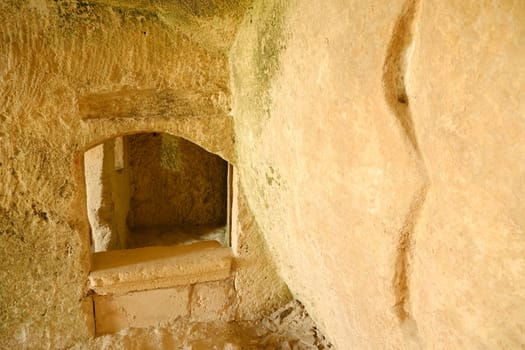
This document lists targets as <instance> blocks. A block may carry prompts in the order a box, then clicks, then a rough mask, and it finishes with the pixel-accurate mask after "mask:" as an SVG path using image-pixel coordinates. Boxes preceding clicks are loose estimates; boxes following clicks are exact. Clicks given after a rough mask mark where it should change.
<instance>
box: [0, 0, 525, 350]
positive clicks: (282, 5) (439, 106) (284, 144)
mask: <svg viewBox="0 0 525 350" xmlns="http://www.w3.org/2000/svg"><path fill="white" fill-rule="evenodd" d="M245 11H248V12H247V15H246V16H244V14H245ZM0 21H1V22H2V30H1V31H0V57H1V58H2V59H1V60H0V92H1V93H0V179H1V181H0V347H2V348H30V349H33V348H39V347H44V348H53V349H55V348H56V349H61V348H67V347H71V346H75V344H76V346H77V347H80V348H82V347H83V346H88V347H89V346H99V347H105V348H112V347H113V348H125V347H126V346H127V345H129V344H139V347H141V348H145V349H146V348H148V347H150V348H152V347H153V348H154V347H158V346H159V344H160V345H161V346H165V347H168V348H169V347H170V346H171V347H173V344H178V343H174V341H173V339H174V338H173V337H175V338H176V339H183V340H184V339H187V340H188V341H189V339H194V343H193V344H189V345H191V346H194V347H195V348H198V347H199V346H200V347H201V348H212V345H210V341H213V342H214V345H217V346H222V347H223V348H228V347H229V348H230V349H231V348H232V347H233V346H234V344H249V340H247V338H242V337H245V336H246V335H247V334H252V333H249V331H248V330H247V329H248V328H249V329H252V330H253V329H254V328H253V327H252V326H249V327H248V328H242V327H241V325H242V324H243V323H242V320H256V319H258V318H260V315H261V314H263V313H264V311H267V310H272V309H275V308H276V307H278V306H280V305H282V304H284V303H285V302H286V301H288V300H289V298H290V295H289V293H288V290H287V288H286V285H285V284H284V283H282V281H281V280H280V278H279V276H281V277H282V278H283V279H284V281H285V282H286V284H288V286H289V288H290V291H291V292H292V294H293V295H294V297H295V298H297V299H299V300H301V301H302V302H303V303H304V304H305V307H306V309H307V310H308V313H309V314H310V315H311V316H312V318H313V320H314V321H315V323H316V324H317V325H318V326H319V329H320V330H321V331H322V332H323V333H324V334H326V336H327V337H328V338H329V339H330V340H331V341H332V343H333V344H334V346H335V347H336V348H338V349H341V350H343V349H345V350H346V349H353V348H356V349H411V348H416V349H458V348H459V349H494V348H502V349H516V348H522V347H523V346H525V234H524V230H525V216H524V215H523V213H524V212H525V200H524V198H525V142H524V140H525V119H524V115H525V96H524V91H525V86H524V82H525V70H524V69H523V62H525V50H524V47H525V2H523V1H521V0H514V1H513V0H489V1H484V2H479V1H474V0H464V1H456V0H395V1H391V2H385V1H379V0H372V1H357V0H327V1H322V2H319V1H318V2H315V1H309V0H294V1H285V0H254V1H253V3H252V2H251V1H249V0H246V1H244V0H240V1H229V0H211V1H210V0H194V1H189V0H174V1H161V0H152V1H131V0H93V1H91V0H67V1H66V0H57V1H51V0H5V1H1V2H0ZM241 22H242V23H241ZM233 41H234V43H233V44H232V42H233ZM232 45H233V46H232ZM230 49H231V50H230ZM230 100H231V101H232V103H230ZM137 132H166V133H169V134H173V135H175V136H179V137H183V138H185V139H187V140H189V141H192V142H195V143H196V144H198V145H199V146H201V147H203V148H205V149H206V150H208V151H210V152H212V153H215V154H217V155H219V156H221V157H222V158H224V159H226V160H228V161H230V162H232V163H234V164H235V165H236V166H237V167H236V169H237V170H238V171H237V175H236V176H237V178H238V181H239V183H240V184H241V186H240V187H241V188H240V189H237V192H236V193H237V195H236V196H234V197H235V198H236V199H237V201H238V207H237V208H236V212H237V213H238V214H239V220H238V222H237V223H236V225H235V229H236V230H237V232H239V237H238V239H236V241H235V242H234V251H235V254H236V266H235V269H236V270H235V274H236V277H235V278H236V280H235V285H234V286H235V289H236V292H237V297H238V298H239V305H238V308H237V314H236V319H237V320H238V321H236V323H235V324H233V325H232V324H226V325H225V324H223V323H222V324H213V323H206V324H199V325H195V327H196V328H191V327H188V324H184V325H183V326H180V327H178V328H177V326H174V327H175V328H176V330H174V331H173V334H175V335H174V336H172V335H171V333H170V332H172V331H171V330H169V329H167V328H166V329H152V330H151V331H138V330H128V331H125V332H123V333H122V334H118V335H115V336H108V337H104V338H97V339H90V337H91V335H92V329H90V327H89V325H90V324H92V319H90V315H92V307H91V304H89V303H87V302H86V300H87V299H86V298H85V297H86V295H87V293H88V289H87V276H88V272H89V269H90V239H89V226H88V221H87V215H86V195H85V186H84V178H83V176H84V175H83V174H84V169H83V162H82V155H83V153H84V152H85V151H86V150H87V149H90V148H92V147H93V146H95V145H97V144H100V143H102V142H104V141H105V140H108V139H110V138H113V137H115V136H118V135H123V134H132V133H137ZM234 139H235V142H234ZM268 252H269V255H271V257H272V259H269V258H268ZM274 266H276V267H277V269H278V274H277V273H276V272H275V270H274ZM228 325H232V327H233V329H232V328H228ZM250 327H251V328H250ZM255 328H256V327H255ZM307 328H308V327H307ZM221 332H222V333H221ZM254 332H255V331H254ZM277 333H278V332H277ZM209 334H215V335H217V336H216V337H215V338H214V339H211V340H210V338H209ZM179 335H180V336H181V337H183V338H178V337H179ZM255 335H257V333H256V332H255ZM185 336H187V337H189V338H184V337H185ZM191 337H194V338H191ZM232 337H233V338H235V337H241V341H240V342H238V343H234V342H233V341H232V340H231V339H232ZM243 339H244V340H246V341H248V343H242V341H244V340H243ZM260 340H261V339H257V341H256V343H255V344H257V345H256V346H258V345H260V344H261V343H260ZM191 341H193V340H191ZM183 343H184V342H183ZM85 344H86V345H85ZM94 344H98V345H94ZM228 344H230V345H228ZM189 345H188V346H189ZM130 346H132V345H130ZM272 346H273V347H272ZM279 346H282V347H283V348H285V349H286V346H287V345H284V343H283V342H282V341H281V342H277V343H269V344H268V347H269V348H271V349H275V348H279ZM239 347H241V348H242V345H239ZM289 347H293V344H291V343H289V344H288V348H289ZM246 348H249V347H246Z"/></svg>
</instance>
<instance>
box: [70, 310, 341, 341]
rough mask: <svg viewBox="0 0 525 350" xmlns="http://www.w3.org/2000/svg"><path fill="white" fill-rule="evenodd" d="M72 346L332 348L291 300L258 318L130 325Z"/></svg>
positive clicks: (304, 312)
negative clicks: (133, 326)
mask: <svg viewBox="0 0 525 350" xmlns="http://www.w3.org/2000/svg"><path fill="white" fill-rule="evenodd" d="M71 349H78V350H81V349H82V350H84V349H105V350H106V349H108V350H109V349H141V350H149V349H151V350H153V349H181V350H211V349H213V350H215V349H216V350H251V349H253V350H255V349H263V350H274V349H281V350H314V349H319V350H324V349H333V346H332V345H331V344H330V343H329V342H328V341H327V340H326V339H325V337H324V336H323V335H322V334H321V333H320V332H319V330H318V329H317V327H316V326H315V324H314V322H313V320H312V319H311V318H310V317H309V316H308V314H307V313H306V311H305V310H304V307H303V306H302V305H301V304H300V303H299V302H297V301H292V302H290V303H288V304H287V305H285V306H284V307H282V308H281V309H279V310H277V311H275V312H274V313H272V314H271V315H269V316H267V317H265V318H263V319H261V320H258V321H251V322H248V321H244V322H208V323H189V322H187V321H185V320H180V321H179V322H176V323H173V324H169V325H166V326H165V327H162V328H144V329H138V328H131V329H125V330H122V331H120V332H118V333H115V334H109V335H103V336H99V337H97V338H94V339H92V340H90V341H89V342H87V343H83V344H77V345H75V346H74V347H72V348H71Z"/></svg>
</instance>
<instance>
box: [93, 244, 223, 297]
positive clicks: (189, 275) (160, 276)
mask: <svg viewBox="0 0 525 350" xmlns="http://www.w3.org/2000/svg"><path fill="white" fill-rule="evenodd" d="M232 259H233V256H232V251H231V248H225V247H222V246H221V245H220V243H218V242H216V241H205V242H197V243H193V244H188V245H176V246H165V247H144V248H136V249H126V250H113V251H107V252H99V253H95V254H93V265H92V266H93V268H92V271H91V273H90V274H89V287H90V288H91V289H92V290H93V291H94V292H95V293H96V294H98V295H108V294H110V295H114V294H126V293H129V292H133V291H143V290H152V289H159V288H170V287H175V286H181V285H191V284H195V283H202V282H207V281H216V280H222V279H226V278H229V277H230V276H231V273H232V271H231V270H232Z"/></svg>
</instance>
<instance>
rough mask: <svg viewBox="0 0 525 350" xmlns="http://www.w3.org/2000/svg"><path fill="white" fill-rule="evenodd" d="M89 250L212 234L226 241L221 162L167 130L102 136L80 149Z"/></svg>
mask: <svg viewBox="0 0 525 350" xmlns="http://www.w3.org/2000/svg"><path fill="white" fill-rule="evenodd" d="M84 168H85V171H84V175H85V184H86V203H87V215H88V219H89V223H90V228H91V239H92V250H93V251H94V252H100V251H107V250H116V249H129V248H138V247H145V246H158V245H174V244H188V243H192V242H195V241H205V240H216V241H219V242H220V243H221V244H222V245H224V246H227V245H229V233H228V232H229V229H228V227H227V226H228V225H227V222H228V220H227V218H228V217H229V215H228V213H229V209H228V193H229V190H228V163H227V162H226V161H225V160H223V159H222V158H220V157H219V156H216V155H214V154H212V153H209V152H207V151H206V150H204V149H203V148H201V147H199V146H197V145H195V144H193V143H191V142H189V141H187V140H185V139H183V138H180V137H176V136H172V135H169V134H166V133H140V134H133V135H126V136H120V137H115V138H113V139H109V140H107V141H105V142H104V143H102V144H99V145H97V146H95V147H93V148H91V149H89V150H87V151H86V152H85V153H84Z"/></svg>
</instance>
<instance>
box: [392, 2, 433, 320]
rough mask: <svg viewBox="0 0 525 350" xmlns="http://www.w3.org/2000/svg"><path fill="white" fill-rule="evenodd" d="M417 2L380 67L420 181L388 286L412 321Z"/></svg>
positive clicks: (419, 203)
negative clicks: (411, 77)
mask: <svg viewBox="0 0 525 350" xmlns="http://www.w3.org/2000/svg"><path fill="white" fill-rule="evenodd" d="M418 9H419V0H408V1H407V2H406V3H405V4H404V6H403V8H402V10H401V13H400V15H399V17H398V19H397V21H396V23H395V25H394V28H393V31H392V38H391V39H390V43H389V45H388V50H387V54H386V57H385V62H384V66H383V87H384V94H385V99H386V102H387V104H388V106H389V107H390V109H391V110H392V112H393V113H394V116H395V117H396V119H397V120H398V122H399V125H400V127H401V129H402V131H403V133H404V135H405V137H406V138H407V140H408V141H409V143H410V145H411V146H412V148H413V151H414V153H415V155H416V157H417V163H418V165H419V168H420V170H421V173H422V175H423V177H424V180H423V181H424V182H423V184H422V185H421V186H420V188H419V189H418V190H417V191H416V192H415V194H414V197H413V199H412V201H411V204H410V207H409V211H408V214H407V216H406V219H405V222H404V223H403V226H402V228H401V230H400V234H399V238H398V246H397V252H396V260H395V268H394V275H393V279H392V286H393V289H394V294H395V304H394V310H395V313H396V315H397V317H398V318H399V320H400V321H402V322H404V321H406V320H407V319H412V320H413V318H412V317H411V315H410V311H409V297H410V291H409V280H408V275H409V269H410V261H409V260H410V259H409V258H410V252H411V250H412V249H413V240H414V238H413V231H414V228H415V225H416V223H417V220H418V218H419V216H420V213H421V211H422V208H423V205H424V202H425V199H426V196H427V192H428V188H429V181H428V176H427V172H426V169H425V166H424V160H423V157H422V154H421V150H420V148H419V144H418V140H417V137H416V132H415V128H414V121H413V118H412V113H411V109H410V104H409V103H410V98H409V94H408V92H407V84H406V76H407V71H408V67H409V63H410V62H409V58H410V50H411V47H412V44H413V36H414V28H415V19H416V16H417V12H418Z"/></svg>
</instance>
